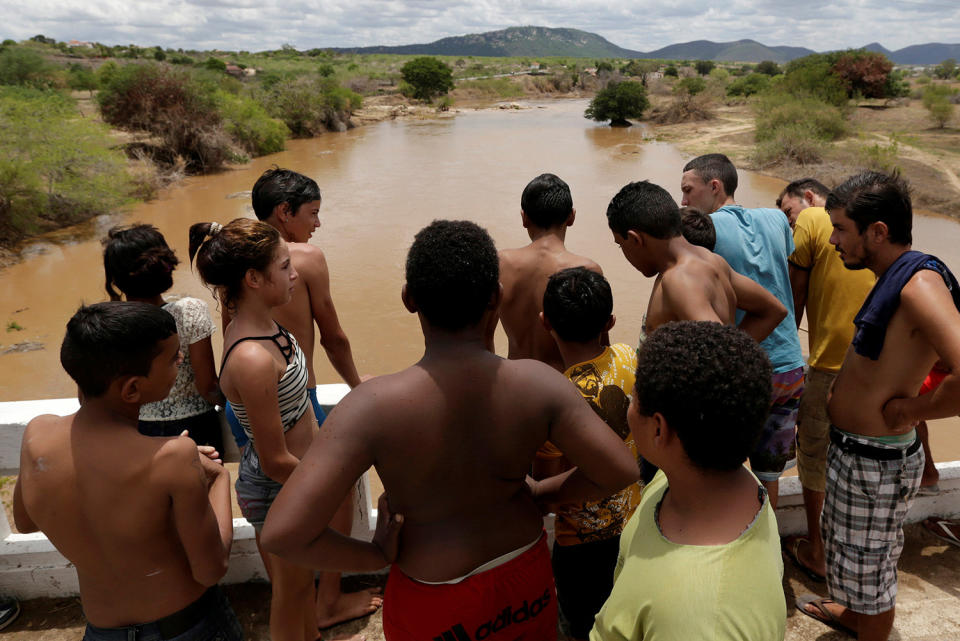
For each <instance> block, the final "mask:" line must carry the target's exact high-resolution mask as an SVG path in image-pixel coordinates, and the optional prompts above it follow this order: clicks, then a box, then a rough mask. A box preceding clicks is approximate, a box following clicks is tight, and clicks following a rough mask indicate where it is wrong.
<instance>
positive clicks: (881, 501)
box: [820, 435, 923, 614]
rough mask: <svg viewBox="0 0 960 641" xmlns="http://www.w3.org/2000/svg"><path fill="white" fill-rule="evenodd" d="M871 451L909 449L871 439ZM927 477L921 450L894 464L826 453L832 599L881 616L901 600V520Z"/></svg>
mask: <svg viewBox="0 0 960 641" xmlns="http://www.w3.org/2000/svg"><path fill="white" fill-rule="evenodd" d="M847 436H848V438H849V439H850V440H852V441H856V442H859V443H863V444H865V445H869V446H872V447H879V448H884V449H898V450H902V451H904V452H905V451H906V448H907V447H909V444H907V445H904V446H903V447H902V448H901V447H893V446H885V445H884V444H881V443H877V442H875V441H870V440H868V439H863V438H857V437H849V435H847ZM922 473H923V449H917V451H916V452H914V453H913V454H910V455H909V456H905V457H902V458H900V459H898V460H893V461H877V460H874V459H871V458H866V457H864V456H860V455H858V454H855V453H849V452H844V451H843V450H842V449H841V448H840V447H838V446H837V445H836V444H834V443H831V444H830V449H829V450H828V452H827V492H826V500H825V501H824V505H823V515H822V517H821V519H820V528H821V532H822V534H823V544H824V552H825V553H826V561H827V589H828V591H829V593H830V598H832V599H833V600H834V601H836V602H837V603H839V604H840V605H843V606H846V607H848V608H850V609H851V610H853V611H854V612H858V613H860V614H880V613H881V612H887V611H888V610H890V609H891V608H893V606H894V603H895V602H896V597H897V561H898V560H899V559H900V553H901V552H903V522H904V520H905V519H906V518H907V511H908V510H909V509H910V504H911V502H912V501H913V497H914V496H915V495H916V493H917V490H918V489H919V487H920V476H921V474H922Z"/></svg>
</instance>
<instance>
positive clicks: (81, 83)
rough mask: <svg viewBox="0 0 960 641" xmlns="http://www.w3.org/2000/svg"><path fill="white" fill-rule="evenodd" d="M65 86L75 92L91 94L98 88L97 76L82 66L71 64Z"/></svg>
mask: <svg viewBox="0 0 960 641" xmlns="http://www.w3.org/2000/svg"><path fill="white" fill-rule="evenodd" d="M67 86H68V87H70V88H71V89H73V90H75V91H89V92H91V93H92V92H93V91H94V90H96V89H97V87H99V86H100V83H99V81H98V80H97V75H96V74H95V73H93V71H91V70H90V69H88V68H86V67H84V66H83V65H78V64H72V65H70V68H69V70H68V71H67Z"/></svg>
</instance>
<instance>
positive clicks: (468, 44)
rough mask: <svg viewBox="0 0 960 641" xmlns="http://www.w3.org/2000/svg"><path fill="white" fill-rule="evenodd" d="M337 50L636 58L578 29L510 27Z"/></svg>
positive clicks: (425, 53) (634, 55)
mask: <svg viewBox="0 0 960 641" xmlns="http://www.w3.org/2000/svg"><path fill="white" fill-rule="evenodd" d="M334 51H344V52H349V53H395V54H406V55H410V54H413V55H416V54H423V55H433V56H532V57H536V56H570V57H577V58H635V57H637V52H635V51H630V50H629V49H624V48H622V47H618V46H617V45H615V44H613V43H612V42H610V41H609V40H607V39H605V38H602V37H601V36H598V35H597V34H595V33H589V32H587V31H580V30H578V29H551V28H548V27H510V28H509V29H502V30H500V31H488V32H487V33H472V34H469V35H466V36H454V37H451V38H442V39H440V40H437V41H436V42H431V43H429V44H420V45H417V44H414V45H401V46H397V47H351V48H339V49H334Z"/></svg>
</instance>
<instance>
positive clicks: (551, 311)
mask: <svg viewBox="0 0 960 641" xmlns="http://www.w3.org/2000/svg"><path fill="white" fill-rule="evenodd" d="M612 313H613V293H612V292H611V291H610V283H608V282H607V279H606V278H604V277H603V275H602V274H598V273H597V272H595V271H593V270H590V269H587V268H586V267H570V268H568V269H563V270H561V271H558V272H557V273H556V274H553V275H552V276H550V279H549V280H548V281H547V288H546V290H545V291H544V292H543V316H544V318H546V319H547V321H548V322H549V323H550V326H551V327H553V329H554V331H555V332H557V335H558V336H559V337H560V338H562V339H563V340H565V341H572V342H575V343H585V342H586V341H589V340H593V339H595V338H597V337H598V336H600V334H601V333H602V332H603V328H604V327H606V325H607V321H608V320H610V315H611V314H612Z"/></svg>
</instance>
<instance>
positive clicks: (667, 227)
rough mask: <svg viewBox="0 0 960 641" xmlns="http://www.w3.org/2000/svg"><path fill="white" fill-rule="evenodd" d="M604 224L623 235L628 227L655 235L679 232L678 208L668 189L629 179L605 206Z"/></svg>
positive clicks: (671, 235) (672, 235) (666, 235)
mask: <svg viewBox="0 0 960 641" xmlns="http://www.w3.org/2000/svg"><path fill="white" fill-rule="evenodd" d="M607 225H609V226H610V230H611V231H614V232H616V233H618V234H620V235H621V236H623V237H624V238H626V236H627V232H628V231H630V230H633V231H637V232H641V231H642V232H644V233H647V234H650V235H651V236H653V237H654V238H676V237H677V236H679V235H680V233H681V229H680V210H679V209H678V207H677V203H676V201H675V200H674V199H673V197H671V196H670V194H668V193H667V190H666V189H664V188H663V187H661V186H659V185H655V184H653V183H652V182H649V181H646V180H643V181H640V182H632V183H630V184H629V185H626V186H624V187H623V189H621V190H620V191H619V192H617V195H616V196H614V197H613V199H612V200H611V201H610V204H609V205H608V206H607Z"/></svg>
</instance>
